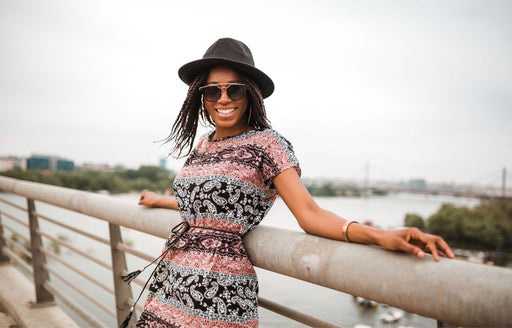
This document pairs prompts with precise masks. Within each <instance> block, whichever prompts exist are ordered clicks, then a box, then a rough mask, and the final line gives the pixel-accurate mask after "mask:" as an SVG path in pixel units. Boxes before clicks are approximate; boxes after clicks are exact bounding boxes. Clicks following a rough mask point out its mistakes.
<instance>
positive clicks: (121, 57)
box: [0, 0, 512, 184]
mask: <svg viewBox="0 0 512 328" xmlns="http://www.w3.org/2000/svg"><path fill="white" fill-rule="evenodd" d="M511 18H512V1H497V0H492V1H489V0H482V1H471V0H460V1H453V0H450V1H446V0H435V1H432V0H429V1H409V0H403V1H383V0H372V1H364V0H363V1H360V0H357V1H355V0H354V1H339V0H338V1H325V0H320V1H319V0H311V1H274V0H268V1H261V0H260V1H253V2H250V3H249V2H246V1H220V2H219V1H186V0H184V1H170V0H167V1H163V0H162V1H157V0H153V1H146V0H145V1H142V0H141V1H126V0H119V1H108V0H107V1H106V0H88V1H64V0H62V1H59V0H57V1H55V0H44V1H43V0H40V1H24V0H1V1H0V111H1V115H0V156H5V155H18V156H28V155H30V154H33V153H39V154H53V155H57V156H61V157H66V158H69V159H72V160H74V161H75V162H76V163H77V164H81V163H84V162H93V163H108V164H111V165H115V164H124V165H126V166H128V167H134V168H135V167H138V166H139V165H140V164H155V165H156V164H158V159H159V158H160V157H163V156H165V155H166V154H167V152H168V150H169V145H164V146H159V144H158V143H154V141H156V140H159V139H161V138H164V137H166V136H167V135H168V133H169V131H170V127H171V125H172V123H173V122H174V119H175V117H176V115H177V113H178V111H179V109H180V108H181V105H182V103H183V100H184V98H185V94H186V91H187V87H186V85H185V84H183V83H182V82H181V81H180V80H179V78H178V76H177V70H178V68H179V67H180V66H181V65H183V64H185V63H187V62H189V61H192V60H195V59H199V58H201V57H202V55H203V54H204V51H205V50H206V49H207V48H208V47H209V45H210V44H212V43H213V42H214V41H215V40H217V39H218V38H220V37H233V38H237V39H240V40H242V41H243V42H245V43H246V44H247V45H248V46H249V47H250V48H251V50H252V52H253V55H254V57H255V61H256V66H258V67H259V68H260V69H262V70H263V71H265V72H266V73H267V74H268V75H269V76H270V77H271V78H272V79H273V80H274V82H275V84H276V90H275V93H274V94H273V95H272V96H271V97H270V98H268V99H267V100H266V107H267V113H268V115H269V118H270V120H271V122H272V125H273V127H274V128H275V129H276V130H277V131H279V132H280V133H281V134H283V135H284V136H285V137H286V138H288V139H289V140H290V141H291V142H292V144H293V145H294V147H295V151H296V153H297V157H298V158H299V161H300V162H301V166H302V169H303V176H305V177H339V178H356V179H362V178H363V176H364V172H365V165H366V163H369V167H370V179H390V180H393V179H404V180H407V179H410V178H425V179H427V180H428V181H429V182H452V181H455V182H461V183H462V182H464V183H496V184H498V183H499V175H500V172H501V169H502V168H503V167H507V168H508V169H509V171H510V170H512V19H511ZM202 131H205V130H202ZM182 162H183V161H182V160H181V161H176V160H174V159H172V158H169V159H168V167H169V168H171V169H175V170H177V169H179V167H180V166H181V163H182Z"/></svg>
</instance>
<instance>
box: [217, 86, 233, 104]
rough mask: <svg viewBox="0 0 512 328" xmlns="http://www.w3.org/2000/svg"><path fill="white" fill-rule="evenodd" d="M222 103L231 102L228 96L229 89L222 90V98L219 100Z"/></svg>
mask: <svg viewBox="0 0 512 328" xmlns="http://www.w3.org/2000/svg"><path fill="white" fill-rule="evenodd" d="M218 101H219V102H220V103H228V102H230V101H231V98H229V96H228V89H227V88H222V89H221V90H220V98H219V100H218Z"/></svg>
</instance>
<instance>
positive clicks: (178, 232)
mask: <svg viewBox="0 0 512 328" xmlns="http://www.w3.org/2000/svg"><path fill="white" fill-rule="evenodd" d="M189 229H190V225H189V224H188V223H187V222H186V221H183V222H181V223H180V224H178V225H176V226H175V227H174V228H173V229H172V234H173V235H174V238H173V240H172V241H170V242H169V243H168V244H167V247H166V249H165V251H163V252H162V254H161V255H160V256H159V257H157V258H156V259H154V260H153V261H151V263H149V264H148V265H146V266H145V267H144V268H142V269H140V270H136V271H133V272H130V273H128V274H127V275H124V276H121V278H122V279H123V281H124V282H126V283H128V284H129V283H130V282H132V281H133V279H135V278H136V277H137V276H138V275H139V274H140V273H141V272H142V271H144V269H146V268H147V267H148V266H150V265H151V264H153V263H155V262H156V261H158V260H161V258H162V257H164V256H165V255H166V254H167V253H168V252H169V251H170V250H171V247H172V246H173V245H174V244H176V242H177V241H178V239H180V238H181V236H183V234H184V233H186V232H187V231H188V230H189ZM159 265H160V261H158V263H157V265H156V266H155V268H154V269H153V272H151V275H149V278H148V280H147V281H146V283H145V284H144V287H142V290H141V291H140V293H139V296H138V297H137V299H136V300H135V303H133V306H132V307H131V308H130V313H128V315H127V316H126V318H125V319H124V321H123V322H122V323H121V325H120V326H119V328H127V327H128V323H129V322H130V319H131V318H132V315H133V312H135V305H136V304H137V302H138V301H139V299H140V297H141V296H142V293H144V290H145V289H146V286H147V285H148V283H149V281H150V280H151V277H153V275H154V274H155V271H156V269H157V268H158V267H159Z"/></svg>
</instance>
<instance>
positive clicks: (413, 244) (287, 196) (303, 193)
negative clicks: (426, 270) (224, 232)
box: [274, 169, 454, 261]
mask: <svg viewBox="0 0 512 328" xmlns="http://www.w3.org/2000/svg"><path fill="white" fill-rule="evenodd" d="M274 185H275V187H276V189H277V191H278V193H279V195H280V196H281V198H282V199H283V200H284V202H285V203H286V205H287V206H288V208H289V209H290V210H291V211H292V213H293V215H294V216H295V218H296V219H297V221H298V223H299V225H300V226H301V228H302V229H303V230H304V231H305V232H307V233H310V234H313V235H317V236H321V237H326V238H331V239H337V240H343V232H342V230H343V225H344V223H345V222H346V220H345V219H343V218H341V217H340V216H338V215H336V214H334V213H332V212H329V211H327V210H324V209H322V208H320V207H319V206H318V205H317V203H316V202H315V200H314V199H313V197H311V195H310V194H309V192H308V191H307V189H306V187H304V184H303V183H302V181H301V180H300V178H299V176H298V174H297V172H296V171H295V169H288V170H286V171H284V172H282V173H281V174H279V175H278V176H276V177H275V178H274ZM347 236H348V237H349V239H350V241H352V242H356V243H362V244H375V245H380V246H381V247H383V248H385V249H388V250H402V251H405V252H408V253H410V254H412V255H414V256H417V257H419V258H423V257H424V256H425V251H428V252H429V253H432V256H433V257H434V259H435V260H436V261H438V260H439V255H442V256H446V257H449V258H454V255H453V252H452V250H451V249H450V247H449V246H448V244H446V242H445V241H444V240H443V239H442V238H441V237H439V236H435V235H431V234H427V233H423V232H421V231H420V230H419V229H417V228H407V229H401V230H394V231H385V230H378V229H375V228H373V227H369V226H366V225H362V224H355V223H353V224H350V225H349V226H348V230H347Z"/></svg>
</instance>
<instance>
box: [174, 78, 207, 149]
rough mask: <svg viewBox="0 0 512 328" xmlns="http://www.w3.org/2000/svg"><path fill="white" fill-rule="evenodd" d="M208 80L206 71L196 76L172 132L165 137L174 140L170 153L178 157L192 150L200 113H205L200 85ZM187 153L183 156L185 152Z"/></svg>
mask: <svg viewBox="0 0 512 328" xmlns="http://www.w3.org/2000/svg"><path fill="white" fill-rule="evenodd" d="M205 82H206V72H203V73H200V74H199V75H197V76H196V78H195V79H194V81H192V83H190V86H189V88H188V92H187V98H185V101H184V102H183V106H181V110H180V113H179V114H178V117H177V118H176V121H175V122H174V124H173V126H172V129H171V133H170V134H169V136H168V137H167V138H166V139H164V142H171V141H174V146H173V148H172V150H171V152H170V154H176V157H177V158H180V157H183V156H187V155H188V154H190V152H191V151H192V146H193V142H194V138H195V137H196V132H197V122H198V120H199V115H200V112H201V115H204V113H202V111H201V107H202V104H201V93H200V92H199V87H200V86H201V85H203V84H204V83H205ZM184 151H185V154H184V155H183V156H182V154H183V152H184Z"/></svg>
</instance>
